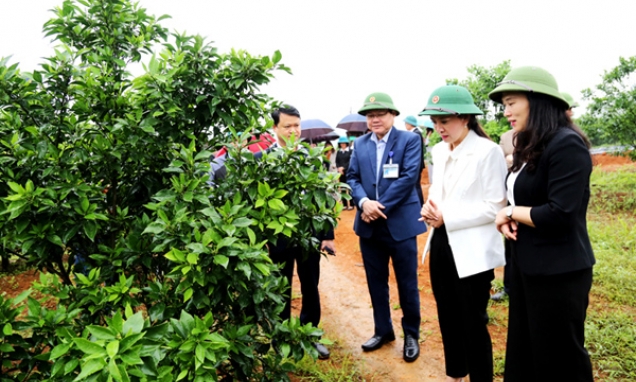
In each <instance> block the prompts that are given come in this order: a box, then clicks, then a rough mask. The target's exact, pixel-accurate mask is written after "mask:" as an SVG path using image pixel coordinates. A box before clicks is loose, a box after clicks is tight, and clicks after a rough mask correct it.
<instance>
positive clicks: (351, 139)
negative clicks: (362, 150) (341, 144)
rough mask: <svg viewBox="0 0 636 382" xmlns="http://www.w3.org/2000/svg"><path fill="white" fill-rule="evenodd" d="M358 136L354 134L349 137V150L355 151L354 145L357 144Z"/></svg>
mask: <svg viewBox="0 0 636 382" xmlns="http://www.w3.org/2000/svg"><path fill="white" fill-rule="evenodd" d="M355 140H356V137H355V136H354V135H352V136H350V137H349V150H351V151H353V147H354V146H355V145H354V143H355Z"/></svg>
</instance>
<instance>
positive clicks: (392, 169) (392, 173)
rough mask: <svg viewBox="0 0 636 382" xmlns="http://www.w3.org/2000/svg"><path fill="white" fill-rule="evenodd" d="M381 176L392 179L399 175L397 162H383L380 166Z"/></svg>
mask: <svg viewBox="0 0 636 382" xmlns="http://www.w3.org/2000/svg"><path fill="white" fill-rule="evenodd" d="M382 174H383V178H385V179H394V178H398V177H399V176H400V166H398V165H397V164H385V165H384V166H383V167H382Z"/></svg>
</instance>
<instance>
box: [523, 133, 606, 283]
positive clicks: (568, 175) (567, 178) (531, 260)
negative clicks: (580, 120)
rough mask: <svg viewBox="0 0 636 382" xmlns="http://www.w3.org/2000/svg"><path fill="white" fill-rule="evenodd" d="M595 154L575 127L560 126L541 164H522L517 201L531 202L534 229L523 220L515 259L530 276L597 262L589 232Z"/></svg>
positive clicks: (567, 269)
mask: <svg viewBox="0 0 636 382" xmlns="http://www.w3.org/2000/svg"><path fill="white" fill-rule="evenodd" d="M591 172H592V158H591V156H590V152H589V150H588V148H587V147H586V146H585V143H584V142H583V139H582V138H581V137H580V136H579V135H578V134H577V133H576V132H574V131H572V130H570V129H567V128H563V129H561V130H560V131H558V132H557V133H556V134H555V136H554V137H553V138H552V139H551V141H550V142H549V143H548V145H547V147H546V149H545V151H544V152H543V153H542V155H541V157H540V159H539V162H538V164H537V168H536V169H535V171H533V172H528V170H527V168H524V169H523V170H521V172H520V173H519V176H518V177H517V179H516V181H515V184H514V199H515V204H516V205H518V206H527V207H532V210H531V211H530V216H531V218H532V222H533V223H534V225H535V228H532V227H529V226H526V225H524V224H520V225H519V230H518V232H517V241H516V242H515V241H513V242H512V245H513V256H515V257H514V259H515V260H514V261H515V262H516V263H517V264H518V266H519V267H520V269H521V270H522V271H523V272H524V273H526V274H528V275H555V274H560V273H566V272H573V271H577V270H581V269H586V268H590V267H592V266H593V265H594V263H595V262H596V261H595V259H594V253H593V252H592V246H591V244H590V239H589V236H588V233H587V226H586V218H585V215H586V213H587V205H588V201H589V199H590V174H591Z"/></svg>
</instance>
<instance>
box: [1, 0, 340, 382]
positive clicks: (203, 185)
mask: <svg viewBox="0 0 636 382" xmlns="http://www.w3.org/2000/svg"><path fill="white" fill-rule="evenodd" d="M53 13H54V17H53V18H52V19H51V20H50V21H48V22H47V23H46V24H45V25H44V31H45V33H46V35H47V36H50V37H51V38H53V39H54V40H55V41H57V42H58V43H59V45H58V46H57V47H56V49H55V52H54V54H53V55H52V56H51V57H48V58H46V60H45V61H44V63H43V64H41V65H40V67H39V68H38V69H36V70H34V71H33V72H22V71H20V69H19V67H18V65H17V64H11V63H10V59H8V58H5V59H1V60H0V143H1V146H0V147H1V148H0V150H1V156H0V161H1V164H2V166H0V177H1V178H2V181H1V182H0V230H1V232H2V247H3V251H4V253H5V254H8V255H11V256H16V257H19V258H21V259H23V260H24V261H25V262H26V263H28V264H29V265H31V266H34V267H37V268H39V269H40V270H42V271H44V272H43V273H42V276H41V280H40V283H38V285H36V286H35V288H36V289H38V290H39V292H40V293H39V294H38V295H39V296H44V298H45V299H47V300H49V301H54V302H55V303H56V305H57V306H56V308H55V309H49V308H47V306H50V303H48V304H45V303H43V301H41V299H36V298H34V297H27V295H26V294H25V295H23V296H21V297H19V298H17V299H16V300H4V299H0V300H1V301H0V325H2V329H3V330H2V333H3V334H2V337H0V362H2V364H1V367H2V372H1V373H0V374H1V375H2V377H0V380H31V381H37V380H55V381H73V380H77V381H79V380H91V381H110V380H115V381H131V380H132V381H172V380H191V381H209V380H222V379H227V380H285V379H287V374H286V373H287V372H288V371H290V370H293V368H294V362H293V360H298V359H300V358H301V357H302V356H303V355H304V354H305V353H310V354H311V355H313V356H316V354H315V350H313V347H312V346H311V342H312V341H315V340H316V337H317V336H319V335H320V334H321V333H320V331H319V330H317V329H316V328H313V327H311V325H307V326H301V325H300V324H299V322H298V320H297V319H291V320H289V321H286V322H280V319H279V318H278V316H279V313H280V312H281V310H282V309H283V305H284V303H283V301H282V299H283V297H282V295H283V293H284V292H285V291H286V290H287V289H288V288H289V286H288V285H286V282H285V281H284V279H282V278H280V277H279V275H278V267H277V266H276V265H274V264H272V262H271V260H270V259H269V257H268V255H267V243H268V242H271V241H274V240H276V238H277V237H278V236H279V235H286V236H289V237H291V238H293V240H294V241H296V243H297V244H298V245H303V246H304V247H306V248H307V249H308V250H309V249H311V248H313V245H315V242H314V241H313V239H312V237H311V236H312V235H311V233H312V232H318V231H321V230H324V229H326V228H327V227H328V226H330V225H333V224H334V223H335V217H336V214H337V208H336V207H335V206H336V203H335V200H334V199H333V198H332V197H331V195H332V194H335V191H336V190H335V188H336V186H337V184H336V183H335V182H334V180H333V178H332V177H330V176H329V175H327V174H326V173H325V172H324V171H323V170H321V169H322V166H321V165H320V164H321V161H322V152H320V150H318V149H307V150H302V152H297V151H294V150H280V151H277V152H276V153H272V154H265V155H264V156H263V158H261V159H260V160H256V159H255V158H254V156H253V155H252V154H251V153H247V152H246V151H244V150H242V149H241V146H242V145H243V144H244V143H245V141H241V138H239V134H238V132H240V131H261V130H264V129H265V128H266V127H267V123H266V122H265V121H266V115H267V113H268V111H269V110H271V108H272V107H274V106H275V105H276V102H275V101H274V100H272V99H271V98H270V97H268V96H267V95H266V94H263V93H261V92H260V90H259V87H260V86H261V85H264V84H266V83H268V82H269V81H270V80H271V79H272V78H273V76H274V72H276V71H280V70H282V71H286V72H289V69H288V68H287V67H285V66H284V65H282V64H281V63H280V59H281V54H280V53H279V52H275V53H274V54H273V55H272V56H271V57H269V56H262V57H260V56H252V55H250V54H249V53H247V52H245V51H232V52H230V53H219V52H217V50H216V49H215V48H214V47H213V46H212V45H210V44H208V43H206V42H205V40H204V38H202V37H200V36H190V35H187V34H169V33H168V32H167V30H166V29H165V28H163V27H162V26H161V25H160V21H161V19H163V18H165V17H166V16H162V17H159V18H156V17H154V16H152V15H149V14H147V13H146V11H145V10H144V9H143V8H140V7H139V6H138V5H137V4H133V3H132V2H130V1H128V0H117V1H116V0H76V1H72V0H67V1H64V2H63V3H62V5H61V6H59V7H57V8H55V9H54V10H53ZM157 47H159V50H158V51H155V49H156V48H157ZM140 62H141V63H143V68H144V73H143V74H142V75H140V76H136V77H135V76H133V75H132V74H131V73H130V72H129V67H130V65H131V64H135V63H140ZM228 131H229V132H232V133H231V134H227V132H228ZM246 135H249V134H244V135H242V136H243V137H245V136H246ZM228 139H229V140H233V141H234V142H233V144H232V145H228V147H229V148H230V149H229V151H230V154H229V155H230V156H231V157H232V160H231V161H229V162H228V163H229V164H228V177H227V179H226V180H225V181H224V182H223V183H222V184H220V185H218V187H216V188H212V187H210V186H209V185H208V183H207V179H208V172H209V167H210V166H209V161H210V160H211V156H212V153H211V151H212V150H213V148H215V147H219V146H221V145H224V144H227V143H228V142H226V141H227V140H228ZM243 139H246V138H243ZM283 175H285V176H283ZM20 304H26V307H27V315H26V317H25V318H23V319H20V320H17V321H16V317H17V315H18V312H20V311H21V310H22V308H21V307H20V306H22V305H20ZM7 378H10V379H7Z"/></svg>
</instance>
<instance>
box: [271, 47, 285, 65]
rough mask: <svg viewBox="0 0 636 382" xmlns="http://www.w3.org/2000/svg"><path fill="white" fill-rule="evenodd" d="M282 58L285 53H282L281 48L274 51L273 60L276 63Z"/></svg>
mask: <svg viewBox="0 0 636 382" xmlns="http://www.w3.org/2000/svg"><path fill="white" fill-rule="evenodd" d="M281 58H283V55H282V54H281V53H280V50H277V51H275V52H274V55H273V56H272V62H273V63H274V64H278V63H279V62H280V60H281Z"/></svg>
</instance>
